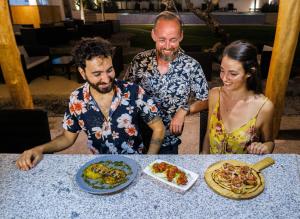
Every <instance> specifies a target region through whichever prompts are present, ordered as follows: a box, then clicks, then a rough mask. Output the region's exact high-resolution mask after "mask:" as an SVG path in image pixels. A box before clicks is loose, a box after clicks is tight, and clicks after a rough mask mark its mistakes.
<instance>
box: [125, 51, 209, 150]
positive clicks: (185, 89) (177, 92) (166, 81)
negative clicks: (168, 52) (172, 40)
mask: <svg viewBox="0 0 300 219" xmlns="http://www.w3.org/2000/svg"><path fill="white" fill-rule="evenodd" d="M127 78H128V80H130V81H132V82H135V83H137V84H139V85H140V86H141V87H142V88H143V89H144V90H145V91H146V93H147V94H148V95H149V96H151V97H152V98H153V99H154V101H155V102H156V103H157V105H158V106H159V107H160V110H161V111H160V117H161V118H162V119H163V122H164V125H165V127H166V136H165V139H164V142H163V144H162V146H170V145H176V144H180V143H181V141H180V139H179V138H178V136H175V135H171V134H170V130H169V126H170V122H171V119H172V118H173V116H174V115H175V113H176V112H177V110H178V109H179V108H180V107H186V106H187V105H188V100H189V98H190V96H191V95H193V97H194V99H196V100H207V98H208V85H207V81H206V79H205V76H204V74H203V71H202V69H201V66H200V64H199V63H198V62H197V61H196V60H195V59H193V58H191V57H190V56H188V55H186V54H184V53H183V52H182V51H181V50H180V51H179V53H178V55H177V57H176V58H175V59H174V60H173V61H172V62H171V63H170V66H169V71H168V72H167V73H166V74H160V73H159V71H158V69H157V59H156V50H155V49H152V50H148V51H144V52H141V53H139V54H138V55H137V56H135V57H134V59H133V61H132V62H131V65H130V67H129V68H128V70H127Z"/></svg>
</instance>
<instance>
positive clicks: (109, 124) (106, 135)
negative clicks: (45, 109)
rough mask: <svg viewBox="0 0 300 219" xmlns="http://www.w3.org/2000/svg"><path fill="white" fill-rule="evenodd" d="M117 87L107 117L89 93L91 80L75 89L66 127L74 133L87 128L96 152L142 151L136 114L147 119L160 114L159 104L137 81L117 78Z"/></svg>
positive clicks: (89, 144)
mask: <svg viewBox="0 0 300 219" xmlns="http://www.w3.org/2000/svg"><path fill="white" fill-rule="evenodd" d="M114 91H115V95H114V97H113V99H112V104H111V108H110V111H109V116H108V118H107V119H106V118H105V117H104V116H103V114H102V112H101V110H100V108H99V106H98V105H97V103H96V101H95V100H94V98H93V96H92V95H91V94H90V86H89V84H88V83H85V84H84V85H83V86H81V87H80V88H78V89H77V90H75V91H74V92H72V94H71V96H70V102H69V107H68V109H67V110H66V112H65V115H64V121H63V127H64V129H66V130H68V131H70V132H73V133H77V132H79V131H81V130H83V131H85V132H86V134H87V136H88V147H89V149H90V150H91V151H92V152H93V153H100V154H117V153H118V154H137V153H142V150H143V147H144V145H143V143H142V138H141V135H140V133H139V128H138V123H137V121H138V119H137V118H138V116H140V117H141V118H142V119H143V120H144V121H145V122H146V123H148V122H150V121H151V120H153V119H154V118H155V117H157V116H158V108H157V107H156V105H155V104H154V102H153V100H152V99H150V98H148V97H147V95H145V91H144V90H143V89H142V88H141V87H140V86H138V85H136V84H133V83H129V82H125V81H119V80H115V87H114Z"/></svg>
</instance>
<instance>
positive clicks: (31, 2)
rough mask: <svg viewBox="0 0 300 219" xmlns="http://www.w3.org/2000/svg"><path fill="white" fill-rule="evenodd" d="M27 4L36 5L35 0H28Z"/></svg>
mask: <svg viewBox="0 0 300 219" xmlns="http://www.w3.org/2000/svg"><path fill="white" fill-rule="evenodd" d="M29 5H37V2H36V0H29Z"/></svg>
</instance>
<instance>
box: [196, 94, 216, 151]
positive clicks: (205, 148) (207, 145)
mask: <svg viewBox="0 0 300 219" xmlns="http://www.w3.org/2000/svg"><path fill="white" fill-rule="evenodd" d="M218 92H219V88H213V89H211V90H210V91H209V95H208V118H207V124H203V125H206V133H205V137H204V140H203V146H202V147H203V149H202V153H203V154H209V153H210V143H209V132H210V130H209V122H210V118H211V115H212V112H213V109H214V108H215V105H216V103H217V101H218V96H219V94H218ZM200 125H202V124H200ZM201 140H202V139H200V141H201Z"/></svg>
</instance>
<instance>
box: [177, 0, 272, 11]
mask: <svg viewBox="0 0 300 219" xmlns="http://www.w3.org/2000/svg"><path fill="white" fill-rule="evenodd" d="M254 1H255V0H220V1H219V7H220V8H227V5H228V3H233V4H234V8H236V9H237V11H238V12H248V11H249V9H250V8H253V7H254ZM177 2H179V3H180V2H181V4H182V8H183V9H186V4H185V0H177ZM191 2H192V3H193V4H194V7H199V8H201V5H202V3H205V0H191ZM268 2H269V0H256V8H261V6H262V5H263V4H264V3H268Z"/></svg>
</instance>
